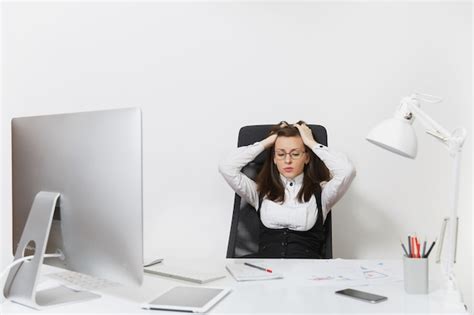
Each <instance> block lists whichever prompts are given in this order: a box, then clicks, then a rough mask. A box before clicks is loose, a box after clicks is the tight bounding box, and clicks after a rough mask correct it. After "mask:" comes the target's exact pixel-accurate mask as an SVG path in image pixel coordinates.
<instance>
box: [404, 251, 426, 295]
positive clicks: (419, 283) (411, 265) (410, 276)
mask: <svg viewBox="0 0 474 315" xmlns="http://www.w3.org/2000/svg"><path fill="white" fill-rule="evenodd" d="M403 276H404V278H403V282H404V284H405V292H406V293H409V294H428V258H409V257H406V256H403Z"/></svg>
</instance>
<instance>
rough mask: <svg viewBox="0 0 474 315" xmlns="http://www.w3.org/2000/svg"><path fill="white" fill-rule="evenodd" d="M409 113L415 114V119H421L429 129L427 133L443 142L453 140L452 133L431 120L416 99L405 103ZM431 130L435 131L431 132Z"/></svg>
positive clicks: (412, 98) (413, 98) (411, 98)
mask: <svg viewBox="0 0 474 315" xmlns="http://www.w3.org/2000/svg"><path fill="white" fill-rule="evenodd" d="M405 104H406V106H407V108H408V110H409V111H411V112H413V114H414V115H415V117H417V118H419V119H420V121H421V123H422V124H423V126H424V127H425V128H426V129H428V130H427V132H428V133H430V134H431V135H433V136H435V137H438V138H440V139H441V140H443V142H446V141H448V140H449V139H450V138H452V133H451V132H449V131H448V130H447V129H445V128H444V127H443V126H441V125H440V124H439V123H438V122H436V121H435V120H434V119H433V118H431V117H430V116H429V115H428V114H427V113H425V112H424V111H423V110H422V109H421V108H420V105H419V101H418V99H417V98H416V97H413V96H412V97H410V100H409V101H406V102H405ZM431 130H434V132H433V131H431Z"/></svg>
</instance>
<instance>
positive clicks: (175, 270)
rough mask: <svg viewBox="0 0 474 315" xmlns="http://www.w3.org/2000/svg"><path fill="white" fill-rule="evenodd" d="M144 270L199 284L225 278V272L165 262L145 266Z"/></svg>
mask: <svg viewBox="0 0 474 315" xmlns="http://www.w3.org/2000/svg"><path fill="white" fill-rule="evenodd" d="M145 272H147V273H151V274H155V275H159V276H163V277H169V278H174V279H179V280H185V281H190V282H195V283H199V284H203V283H208V282H211V281H214V280H218V279H221V278H225V273H224V272H223V271H222V272H206V271H204V272H203V271H200V270H191V269H186V268H182V267H177V266H167V265H165V264H159V265H154V266H151V267H146V268H145Z"/></svg>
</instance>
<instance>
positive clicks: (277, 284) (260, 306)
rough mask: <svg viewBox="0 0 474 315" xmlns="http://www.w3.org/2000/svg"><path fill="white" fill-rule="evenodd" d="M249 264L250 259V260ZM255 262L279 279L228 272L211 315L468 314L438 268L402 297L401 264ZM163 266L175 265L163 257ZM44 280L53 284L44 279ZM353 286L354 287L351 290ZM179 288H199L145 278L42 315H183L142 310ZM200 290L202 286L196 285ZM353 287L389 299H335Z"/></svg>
mask: <svg viewBox="0 0 474 315" xmlns="http://www.w3.org/2000/svg"><path fill="white" fill-rule="evenodd" d="M249 261H250V260H249ZM256 261H257V263H259V264H261V265H265V266H271V267H273V269H274V271H278V272H279V273H283V274H284V276H285V278H284V279H281V280H267V281H252V282H236V281H235V280H234V279H233V278H232V276H230V275H229V274H228V273H227V272H226V273H227V277H226V278H224V279H221V280H217V281H214V282H211V283H209V284H206V285H204V286H210V287H231V288H232V292H231V293H230V294H229V295H228V296H227V297H225V298H224V299H223V300H222V301H221V302H220V303H219V304H217V305H216V306H215V307H214V308H213V309H211V311H210V313H213V314H224V313H226V314H227V313H233V314H236V313H238V314H249V313H280V314H290V313H291V314H294V313H313V314H314V313H330V314H337V313H352V314H354V313H359V314H367V313H370V314H381V313H382V314H387V313H390V314H430V313H436V314H440V313H441V314H466V312H465V310H464V307H463V305H443V302H442V300H443V299H442V297H443V296H442V291H440V290H439V281H438V279H439V277H437V276H436V275H437V274H439V266H438V265H435V264H431V265H430V294H429V295H409V294H406V293H405V292H404V289H403V281H401V280H397V277H398V279H400V276H401V274H402V261H401V260H400V261H380V262H382V263H383V265H384V267H385V268H387V269H390V270H392V271H393V275H394V277H393V278H392V279H391V280H390V279H377V280H367V281H365V280H364V281H352V282H351V281H343V280H341V281H332V282H331V281H329V282H330V284H328V282H326V283H325V281H316V280H310V278H311V276H312V275H314V274H315V272H316V271H317V270H318V266H319V269H321V268H323V266H322V264H328V263H329V264H331V263H333V262H331V261H325V260H299V259H298V260H268V261H266V262H265V263H263V262H262V261H261V260H256ZM230 262H232V260H225V259H222V260H220V261H213V262H212V263H210V262H209V261H207V262H203V261H186V262H183V261H181V262H180V264H183V265H186V266H188V268H189V266H194V267H198V266H204V265H205V266H206V267H203V268H204V269H202V268H201V269H198V270H211V269H214V270H224V268H225V264H226V263H230ZM165 263H168V264H172V263H173V262H172V261H171V260H170V259H166V258H165ZM365 263H366V264H372V265H373V264H374V261H364V260H351V261H349V264H355V265H358V266H359V265H361V264H362V265H364V264H365ZM58 270H59V269H56V268H52V267H48V266H45V268H44V273H48V272H58ZM42 279H45V280H44V281H55V280H51V279H50V278H49V277H45V276H43V277H42ZM350 284H352V285H350ZM176 285H196V284H192V283H190V282H186V281H180V280H173V279H168V278H163V277H159V276H154V275H149V274H145V278H144V283H143V285H142V286H141V287H138V288H126V287H113V288H108V289H103V290H101V291H100V292H99V293H101V294H102V295H103V297H102V298H100V299H97V300H93V301H90V302H87V303H81V304H72V305H68V306H63V307H56V308H52V309H49V310H47V311H43V312H42V313H43V314H44V313H142V314H145V313H149V314H162V313H170V314H174V315H176V314H180V313H175V312H163V311H151V310H142V309H140V305H141V304H142V303H144V302H147V301H150V300H152V299H154V298H155V297H157V296H158V295H160V294H162V293H164V292H165V291H167V290H168V289H170V288H171V287H173V286H176ZM197 286H199V285H197ZM349 286H350V287H353V288H356V289H359V290H362V291H367V292H371V293H375V294H379V295H384V296H387V297H388V300H387V301H385V302H382V303H380V304H370V303H366V302H362V301H358V300H354V299H351V298H347V297H343V296H339V295H336V294H334V291H336V290H339V289H344V288H347V287H349ZM1 310H2V314H9V313H31V314H33V313H36V314H37V312H36V311H34V310H31V309H29V308H26V307H23V306H21V305H17V304H14V303H11V302H9V301H7V302H6V303H5V304H3V305H2V306H1Z"/></svg>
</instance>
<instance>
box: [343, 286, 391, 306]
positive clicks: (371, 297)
mask: <svg viewBox="0 0 474 315" xmlns="http://www.w3.org/2000/svg"><path fill="white" fill-rule="evenodd" d="M336 294H341V295H345V296H348V297H352V298H354V299H358V300H362V301H366V302H369V303H379V302H382V301H386V300H387V297H386V296H381V295H377V294H372V293H368V292H364V291H359V290H354V289H344V290H340V291H336Z"/></svg>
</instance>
